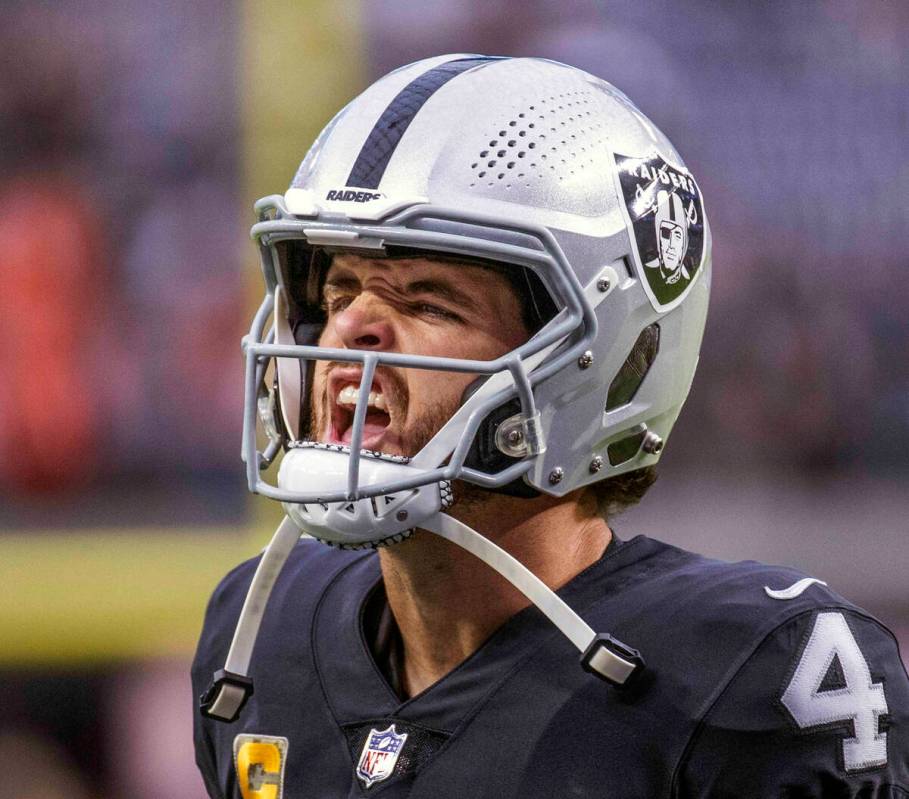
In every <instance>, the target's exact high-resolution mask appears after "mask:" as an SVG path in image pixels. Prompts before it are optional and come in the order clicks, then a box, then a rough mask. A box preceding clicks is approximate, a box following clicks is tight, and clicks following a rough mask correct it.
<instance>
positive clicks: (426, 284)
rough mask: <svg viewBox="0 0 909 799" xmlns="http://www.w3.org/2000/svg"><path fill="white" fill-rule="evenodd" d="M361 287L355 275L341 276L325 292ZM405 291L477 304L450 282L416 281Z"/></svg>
mask: <svg viewBox="0 0 909 799" xmlns="http://www.w3.org/2000/svg"><path fill="white" fill-rule="evenodd" d="M359 287H360V280H359V278H357V277H356V276H354V275H351V274H345V273H344V272H341V274H337V275H334V276H332V277H329V278H328V279H327V280H326V281H325V285H324V288H323V292H327V291H329V290H342V291H343V290H355V289H358V288H359ZM404 291H405V292H406V293H407V294H430V295H432V296H434V297H438V298H440V299H442V300H447V301H448V302H451V303H454V304H455V305H459V306H462V307H470V306H472V305H474V304H475V302H474V298H472V297H471V296H470V295H469V294H466V293H465V292H463V291H461V290H460V289H457V288H455V286H453V285H451V284H450V283H449V282H448V281H445V280H438V279H433V278H425V279H423V280H414V281H412V282H410V283H407V284H405V286H404Z"/></svg>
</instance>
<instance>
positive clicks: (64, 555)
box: [0, 529, 264, 666]
mask: <svg viewBox="0 0 909 799" xmlns="http://www.w3.org/2000/svg"><path fill="white" fill-rule="evenodd" d="M263 543H264V541H263V540H262V537H261V536H258V535H251V534H250V533H249V532H248V531H246V530H241V531H239V532H237V533H227V534H225V533H224V531H223V530H220V531H214V530H199V529H191V530H189V531H187V532H185V533H183V534H179V535H178V534H176V533H174V532H173V530H172V529H169V530H160V529H147V530H146V529H141V530H140V529H133V530H128V531H115V530H111V531H99V532H94V533H82V532H69V533H65V534H61V533H49V532H35V533H29V534H28V535H24V534H10V533H3V534H2V535H0V596H2V602H0V605H2V607H3V612H2V613H0V666H13V665H44V664H62V663H67V664H74V663H81V664H84V663H92V662H100V661H107V660H111V659H123V658H134V657H149V656H161V655H181V656H185V655H188V654H190V653H191V652H192V651H193V648H194V646H195V641H196V637H197V636H198V634H199V630H200V628H201V624H202V617H203V614H204V610H205V604H206V602H207V601H208V597H209V595H210V594H211V591H212V589H213V588H214V587H215V585H216V584H217V583H218V581H219V580H220V579H221V577H223V576H224V574H225V573H226V572H227V571H228V570H229V569H230V568H232V567H233V566H234V565H236V564H237V563H239V562H240V561H242V560H245V559H246V558H249V557H252V556H253V555H255V554H256V553H257V552H258V551H259V549H260V548H261V546H262V544H263Z"/></svg>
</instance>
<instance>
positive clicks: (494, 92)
mask: <svg viewBox="0 0 909 799" xmlns="http://www.w3.org/2000/svg"><path fill="white" fill-rule="evenodd" d="M256 212H257V214H258V221H257V223H256V224H255V225H254V227H253V229H252V236H253V238H254V240H255V241H256V242H257V244H258V246H259V248H260V252H261V257H262V267H263V271H264V276H265V284H266V295H265V299H264V301H263V303H262V305H261V307H260V309H259V311H258V313H257V314H256V317H255V320H254V322H253V325H252V329H251V331H250V333H249V335H248V336H247V337H246V338H245V339H244V352H245V355H246V395H245V399H246V410H245V415H244V433H243V436H244V437H243V457H244V460H245V461H246V468H247V477H248V483H249V488H250V490H251V491H253V492H256V493H259V494H263V495H265V496H268V497H272V498H274V499H277V500H279V501H281V502H282V503H284V507H285V509H286V511H287V519H285V521H284V523H283V524H282V526H281V527H280V528H279V530H278V533H277V534H276V537H275V540H274V541H273V543H272V545H271V546H270V548H269V550H267V552H266V555H265V557H264V558H263V561H262V565H261V566H260V569H259V573H258V574H257V576H256V579H255V580H254V582H253V586H252V587H251V589H250V596H249V598H248V599H247V607H248V608H249V610H248V611H247V608H246V607H245V608H244V613H243V617H241V621H240V625H239V627H238V630H237V635H236V636H235V639H234V647H232V650H231V657H229V659H228V664H227V667H226V670H225V672H224V673H222V674H220V676H219V680H218V681H216V684H215V686H213V691H212V692H211V694H210V695H209V696H208V701H207V704H206V712H208V713H209V715H212V716H215V717H221V718H226V717H231V716H234V717H235V716H236V713H237V712H239V706H241V705H242V702H243V700H244V698H245V696H246V695H247V694H248V691H249V688H248V686H247V685H246V683H245V682H244V680H245V679H246V678H245V677H244V675H245V673H246V667H247V666H248V661H249V655H250V653H251V648H252V641H254V639H255V632H256V630H257V627H258V617H257V616H256V614H257V613H258V614H261V610H262V607H263V606H264V601H262V600H263V599H264V598H267V595H268V592H269V591H270V588H271V584H272V583H273V581H274V577H275V576H276V574H277V570H279V569H280V566H281V565H282V564H283V559H284V558H285V557H286V553H287V552H289V550H290V548H291V547H292V546H293V543H294V542H295V541H296V539H297V538H298V537H299V534H300V531H301V530H302V531H305V532H306V533H308V534H310V535H312V536H314V537H316V538H318V539H320V540H322V541H325V542H327V543H331V544H333V545H337V546H344V547H358V546H375V545H378V544H389V543H394V542H396V541H399V540H401V539H402V538H403V537H405V536H406V535H408V534H409V532H410V531H412V530H413V529H414V528H416V527H420V528H422V529H426V530H430V531H432V532H434V533H437V534H439V535H442V536H444V537H446V538H449V539H450V540H453V541H455V542H456V543H459V544H460V545H461V546H465V547H466V548H468V549H470V550H471V551H472V552H474V553H475V554H477V555H478V556H479V557H481V558H482V559H484V560H485V561H486V562H487V563H489V564H490V565H492V566H493V567H494V568H497V569H498V570H499V571H500V572H502V573H503V574H505V575H506V576H507V577H508V578H509V579H511V580H512V582H514V583H515V585H516V586H517V587H518V588H520V589H521V590H522V591H524V593H525V594H526V595H527V596H528V597H529V598H530V599H531V600H532V601H533V602H535V603H536V604H537V605H538V606H539V607H540V608H541V609H542V610H543V611H544V612H545V613H547V615H549V616H550V618H551V619H552V620H553V621H554V622H555V623H556V624H557V625H558V626H559V627H560V629H562V631H563V632H565V634H566V635H568V637H569V638H571V640H572V641H573V642H574V643H575V644H576V645H577V646H578V648H579V649H581V650H582V651H584V652H585V655H584V657H583V659H582V660H583V662H584V665H585V666H586V667H587V668H589V669H590V670H592V671H594V672H596V673H599V674H600V675H601V676H604V677H606V678H607V679H608V680H610V681H611V682H614V683H616V684H622V683H624V682H626V680H627V679H628V678H629V677H630V676H631V675H632V674H633V673H635V672H636V671H637V670H639V668H640V665H641V663H640V660H639V659H638V658H637V655H636V653H634V651H633V650H630V649H629V648H627V647H624V646H623V645H621V644H619V643H618V642H615V641H613V640H612V639H609V638H608V636H597V635H595V634H594V632H593V631H592V630H591V629H590V628H589V627H588V626H587V625H585V624H584V623H583V622H582V621H581V620H580V619H579V618H578V617H577V616H576V615H575V614H574V613H573V611H571V610H570V609H569V608H567V606H565V605H564V603H563V602H562V601H561V600H560V599H559V598H558V597H556V596H555V595H554V594H553V593H552V592H551V591H549V590H548V589H547V588H546V587H545V586H544V585H543V584H542V583H541V582H540V581H539V580H537V579H536V578H535V577H534V576H533V575H532V574H530V573H529V572H527V570H526V569H523V567H521V566H520V564H518V563H517V562H516V561H514V559H512V558H510V556H508V555H507V553H504V552H503V551H502V550H501V549H499V548H498V547H496V546H495V545H494V544H492V543H491V542H489V541H488V540H487V539H485V538H484V537H483V536H482V535H481V534H480V533H477V532H476V531H473V530H471V529H470V528H468V527H466V526H465V525H463V524H461V523H460V522H458V521H456V520H455V519H453V518H451V517H450V516H448V515H447V514H445V513H444V510H445V509H446V508H447V507H448V505H449V503H450V501H451V490H450V484H451V481H453V480H461V481H466V482H468V483H473V484H475V485H478V486H481V487H484V488H487V489H490V490H502V491H509V492H517V493H520V492H530V493H531V494H532V493H535V492H543V493H547V494H551V495H564V494H566V493H567V492H570V491H573V490H575V489H577V488H580V487H583V486H585V485H587V484H589V483H592V482H594V481H597V480H605V479H609V478H610V477H613V476H615V475H618V474H621V473H623V472H627V471H630V470H633V469H639V468H641V467H645V466H648V465H651V464H653V463H655V462H656V461H657V460H658V458H659V456H660V452H661V450H662V448H663V444H664V442H665V441H666V439H667V438H668V436H669V432H670V430H671V428H672V425H673V423H674V422H675V419H676V417H677V416H678V414H679V411H680V409H681V407H682V403H683V402H684V400H685V397H686V396H687V394H688V390H689V387H690V385H691V381H692V378H693V375H694V370H695V366H696V364H697V359H698V350H699V347H700V342H701V337H702V334H703V329H704V321H705V317H706V312H707V301H708V294H709V287H710V231H709V227H708V225H707V220H706V217H705V214H704V207H703V202H702V199H701V194H700V190H699V188H698V185H697V183H696V182H695V180H694V178H693V177H692V175H691V174H690V173H689V171H688V170H687V169H686V167H685V165H684V163H683V162H682V160H681V158H680V157H679V155H678V153H677V152H676V150H675V148H674V147H673V146H672V144H671V143H670V142H669V140H668V139H667V138H666V137H665V136H664V135H663V134H662V133H661V132H660V131H659V130H658V129H657V128H656V126H655V125H654V124H653V123H652V122H650V120H648V119H647V118H646V117H645V116H644V115H643V114H642V113H641V112H640V111H639V110H638V109H637V108H636V107H635V106H634V105H633V104H632V103H631V101H630V100H629V99H628V98H627V97H626V96H625V95H624V94H622V93H621V92H620V91H618V90H617V89H616V88H615V87H613V86H612V85H610V84H609V83H607V82H605V81H603V80H601V79H599V78H596V77H594V76H592V75H590V74H588V73H585V72H582V71H581V70H578V69H575V68H573V67H570V66H566V65H564V64H560V63H556V62H553V61H547V60H542V59H535V58H489V57H485V56H476V55H447V56H440V57H438V58H431V59H426V60H423V61H419V62H416V63H414V64H410V65H408V66H405V67H402V68H400V69H398V70H396V71H394V72H392V73H391V74H389V75H386V76H385V77H384V78H382V79H380V80H379V81H377V82H376V83H375V84H373V85H372V86H371V87H369V88H368V89H367V90H366V91H365V92H363V94H361V95H360V96H359V97H357V98H355V99H354V100H353V101H352V102H351V103H350V104H348V105H347V106H346V107H345V108H343V109H342V110H341V111H340V112H339V113H338V114H337V116H336V117H335V118H334V119H333V120H332V121H331V122H330V123H329V124H328V125H327V126H326V128H325V129H324V130H323V131H322V133H321V134H320V135H319V137H318V139H317V140H316V142H315V143H314V145H313V146H312V148H311V149H310V151H309V153H308V154H307V155H306V157H305V159H304V160H303V162H302V164H301V165H300V168H299V169H298V171H297V173H296V175H295V176H294V178H293V182H292V183H291V186H290V188H289V189H288V190H287V192H286V193H285V194H284V195H274V196H270V197H266V198H264V199H262V200H260V201H259V202H258V203H257V204H256ZM341 250H343V251H353V252H356V253H360V254H366V255H370V256H377V257H383V256H386V257H387V256H391V255H393V254H395V253H400V252H420V253H426V254H444V255H447V256H457V257H460V258H464V259H467V260H469V259H481V260H483V261H494V262H495V263H496V264H498V265H500V266H502V267H505V268H512V269H515V270H523V273H524V274H525V276H526V279H527V281H528V283H529V282H531V281H532V282H533V284H534V286H536V287H537V289H536V292H537V294H538V293H539V291H540V287H541V288H542V291H543V292H545V294H546V301H547V302H546V305H547V307H551V308H552V313H550V314H548V315H547V318H545V319H543V320H541V325H540V327H539V329H538V330H537V331H536V332H535V333H534V334H533V335H532V337H531V338H530V339H529V340H528V341H527V342H525V343H524V344H522V345H521V346H519V347H518V348H517V349H515V350H514V351H512V352H509V353H507V354H505V355H503V356H502V357H499V358H496V359H494V360H491V361H467V360H460V359H456V358H443V357H433V356H425V355H418V354H410V353H401V352H385V351H375V350H355V349H326V348H324V347H319V346H318V345H317V340H318V337H319V333H320V330H321V322H322V318H321V316H320V311H319V307H318V297H317V296H316V297H314V296H313V292H312V290H311V289H312V286H313V285H314V284H316V285H317V283H318V270H319V269H320V264H321V265H322V267H321V268H323V269H324V264H325V262H326V259H329V260H330V258H331V254H332V253H333V252H337V251H341ZM316 294H317V292H316ZM642 341H645V342H646V346H644V347H642V346H641V342H642ZM632 355H634V356H635V357H633V358H632V357H630V356H632ZM318 360H330V361H336V362H346V363H350V364H353V365H354V366H355V367H356V368H358V369H359V370H360V371H359V374H360V390H359V392H358V395H357V396H358V399H357V401H356V410H355V412H354V414H353V420H352V430H351V434H350V443H349V445H340V444H326V443H324V442H320V441H313V440H309V439H308V438H307V435H308V431H307V413H308V401H309V400H308V396H309V379H310V375H311V373H312V365H313V363H314V362H315V361H318ZM270 364H274V366H273V369H270V368H269V365H270ZM377 367H388V368H393V369H404V368H419V369H434V370H442V371H453V372H467V373H472V374H477V375H483V376H485V377H484V379H481V380H478V381H476V383H475V384H474V385H473V386H472V387H471V389H470V390H469V391H468V392H467V393H466V394H465V396H464V398H463V401H462V403H461V406H460V408H459V409H458V410H457V412H455V413H454V415H453V416H452V417H451V418H450V419H449V420H448V422H447V423H445V424H444V425H443V426H442V428H441V429H440V430H439V431H438V432H437V433H436V434H435V436H434V437H433V438H432V439H431V440H430V441H429V443H427V444H426V445H425V446H424V447H423V448H422V449H421V450H420V451H419V452H417V453H415V454H413V455H412V456H411V457H403V456H390V455H388V454H384V453H379V452H371V451H368V450H364V449H361V446H360V445H361V442H362V441H363V426H364V422H365V419H366V415H367V409H368V402H369V392H370V389H371V388H372V386H373V378H374V375H375V370H376V368H377ZM259 428H261V429H263V430H264V431H265V432H266V433H267V436H268V440H269V443H268V445H267V447H265V449H264V450H259V449H258V447H257V430H258V429H259ZM282 452H283V457H282V459H281V464H280V468H279V470H278V475H277V485H274V484H273V483H269V482H267V481H266V480H264V479H263V478H262V476H261V472H262V471H263V470H265V469H266V468H267V467H268V466H269V465H270V464H271V463H272V461H273V460H274V459H275V458H276V456H277V455H278V454H279V453H282ZM260 577H261V579H260Z"/></svg>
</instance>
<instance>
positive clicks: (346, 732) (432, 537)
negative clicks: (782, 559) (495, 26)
mask: <svg viewBox="0 0 909 799" xmlns="http://www.w3.org/2000/svg"><path fill="white" fill-rule="evenodd" d="M257 213H258V221H257V223H256V225H255V226H254V227H253V237H254V239H255V241H256V242H257V243H258V246H259V248H260V251H261V256H262V265H263V271H264V276H265V284H266V296H265V299H264V301H263V303H262V306H261V308H260V310H259V312H258V314H257V315H256V318H255V320H254V322H253V325H252V329H251V332H250V334H249V336H248V337H247V338H246V339H245V340H244V351H245V354H246V414H245V426H244V444H243V453H244V458H245V460H246V465H247V477H248V482H249V486H250V488H251V490H253V491H256V492H258V493H260V494H263V495H265V496H268V497H272V498H274V499H276V500H278V501H280V502H282V503H283V506H284V508H285V510H286V514H287V515H286V517H285V519H284V521H283V522H282V524H281V525H280V526H279V528H278V530H277V532H276V533H275V537H274V539H273V540H272V542H271V544H270V545H269V547H268V548H267V549H266V550H265V552H264V553H263V555H262V556H261V557H260V558H256V559H254V560H252V561H250V562H248V563H245V564H243V565H241V566H239V567H238V568H237V569H236V570H234V571H233V572H232V573H231V574H229V575H228V576H227V577H226V578H225V579H224V581H223V582H222V583H221V585H220V586H219V587H218V588H217V590H216V591H215V593H214V596H213V597H212V599H211V602H210V604H209V608H208V612H207V616H206V620H205V626H204V630H203V632H202V636H201V640H200V643H199V649H198V653H197V656H196V659H195V662H194V666H193V679H194V686H195V689H196V691H197V693H198V694H201V695H202V700H201V703H200V705H199V707H198V709H197V712H196V723H195V741H196V754H197V760H198V763H199V767H200V769H201V771H202V775H203V777H204V780H205V784H206V786H207V788H208V791H209V793H210V795H211V796H212V797H218V798H219V799H227V798H228V797H231V798H232V799H235V798H236V797H243V799H252V798H253V797H256V798H257V799H265V798H266V797H267V798H268V799H281V797H285V798H286V799H304V797H305V798H306V799H316V798H317V797H365V796H371V795H381V796H383V797H387V799H391V798H392V797H405V796H406V797H411V799H423V798H424V797H425V798H426V799H430V798H431V799H440V798H441V797H458V799H462V798H463V797H496V799H505V798H506V797H515V799H517V797H521V799H529V797H569V796H577V797H593V796H602V797H622V799H630V798H631V797H646V798H647V799H654V797H782V796H786V797H822V796H823V797H834V796H835V797H857V796H862V797H885V796H886V797H897V796H901V797H902V796H909V681H907V677H906V672H905V670H904V668H903V666H902V664H901V661H900V656H899V652H898V649H897V645H896V643H895V640H894V638H893V636H892V635H891V633H890V632H889V631H888V630H887V629H886V628H885V627H884V626H883V625H882V624H881V623H880V622H878V621H877V620H876V619H874V618H873V617H872V616H870V615H869V614H868V613H866V612H865V611H863V610H861V609H860V608H858V607H855V606H854V605H852V604H850V603H849V602H848V601H847V600H845V599H843V598H842V597H840V596H838V595H837V594H836V593H834V592H833V590H831V589H830V588H828V587H827V586H826V585H825V584H824V583H823V582H821V581H820V580H818V579H815V578H811V577H806V576H804V575H802V574H799V573H797V572H795V571H793V570H791V569H785V568H775V567H768V566H763V565H760V564H757V563H738V564H729V563H723V562H718V561H715V560H709V559H707V558H704V557H701V556H698V555H695V554H691V553H688V552H685V551H682V550H680V549H677V548H675V547H672V546H668V545H666V544H663V543H660V542H659V541H655V540H652V539H648V538H644V537H637V538H631V539H630V540H624V541H620V540H619V539H618V538H617V537H616V536H615V535H614V534H613V533H612V531H611V529H610V527H609V521H608V520H609V518H610V516H611V515H612V514H614V513H615V512H616V511H618V510H620V509H621V508H622V507H625V506H627V505H629V504H631V503H633V502H635V501H637V500H638V499H640V497H641V496H642V495H643V494H644V492H645V491H646V489H647V487H648V486H649V485H650V483H651V482H652V480H653V468H654V464H655V463H656V462H657V460H658V458H659V456H660V453H661V451H662V449H663V445H664V443H665V442H666V440H667V438H668V436H669V432H670V429H671V428H672V425H673V422H674V421H675V419H676V417H677V415H678V413H679V410H680V408H681V406H682V403H683V401H684V399H685V397H686V395H687V393H688V389H689V386H690V384H691V380H692V376H693V374H694V369H695V364H696V362H697V358H698V350H699V346H700V341H701V336H702V333H703V328H704V319H705V315H706V311H707V300H708V294H709V286H710V269H711V266H710V229H709V226H708V223H707V218H706V216H705V209H704V202H703V199H702V197H701V193H700V189H699V187H698V184H697V181H696V180H695V177H694V176H693V175H692V174H691V173H690V171H689V170H688V169H687V168H686V166H685V164H684V162H683V161H682V159H681V158H680V156H679V154H678V153H677V152H676V150H675V149H674V148H673V146H672V144H670V142H669V140H668V139H667V138H666V137H665V136H664V135H663V134H662V133H661V132H660V131H659V130H658V129H657V128H656V127H655V126H654V125H653V123H651V122H650V121H649V120H648V119H647V118H646V117H645V116H644V115H643V114H641V112H640V111H639V110H638V109H637V108H636V107H635V106H634V105H633V104H632V103H631V101H630V100H629V99H628V98H627V97H625V96H624V95H623V94H622V93H621V92H619V91H618V90H616V89H615V88H614V87H613V86H611V85H610V84H608V83H606V82H605V81H602V80H600V79H598V78H595V77H593V76H591V75H589V74H587V73H584V72H581V71H580V70H577V69H574V68H572V67H569V66H565V65H563V64H558V63H555V62H552V61H546V60H540V59H531V58H514V59H507V58H488V57H483V56H476V55H447V56H441V57H438V58H432V59H428V60H425V61H420V62H418V63H415V64H411V65H409V66H405V67H403V68H401V69H399V70H397V71H395V72H393V73H391V74H389V75H387V76H386V77H384V78H382V79H381V80H379V81H378V82H377V83H376V84H374V85H373V86H371V87H370V88H369V89H367V90H366V91H365V92H364V93H363V94H362V95H360V96H359V97H357V98H356V99H354V100H353V101H352V102H351V103H350V104H349V105H348V106H346V107H345V108H344V109H342V110H341V111H340V112H339V113H338V115H337V116H336V117H335V118H334V119H333V120H332V121H331V122H330V123H329V124H328V126H327V127H326V128H325V130H324V131H323V132H322V134H321V135H320V136H319V138H318V139H317V140H316V142H315V144H314V145H313V146H312V148H311V149H310V151H309V153H308V154H307V155H306V157H305V159H304V160H303V162H302V165H301V166H300V169H299V171H298V172H297V174H296V176H295V177H294V179H293V182H292V184H291V187H290V188H289V189H288V191H287V192H286V193H285V194H283V195H275V196H271V197H267V198H265V199H263V200H261V201H260V202H259V203H258V204H257ZM655 266H659V268H654V267H655ZM258 428H261V430H262V431H263V432H264V434H265V435H267V440H268V444H267V446H265V447H264V449H262V450H260V449H259V448H258V446H257V429H258ZM263 440H264V439H263ZM279 455H280V467H279V468H278V470H277V478H276V481H275V480H266V479H265V477H263V473H264V472H266V471H267V469H268V467H269V466H270V464H271V463H272V462H274V461H276V460H277V458H278V456H279ZM303 533H305V534H306V536H305V539H304V540H301V534H303ZM313 539H317V540H313ZM573 653H574V654H573Z"/></svg>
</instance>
